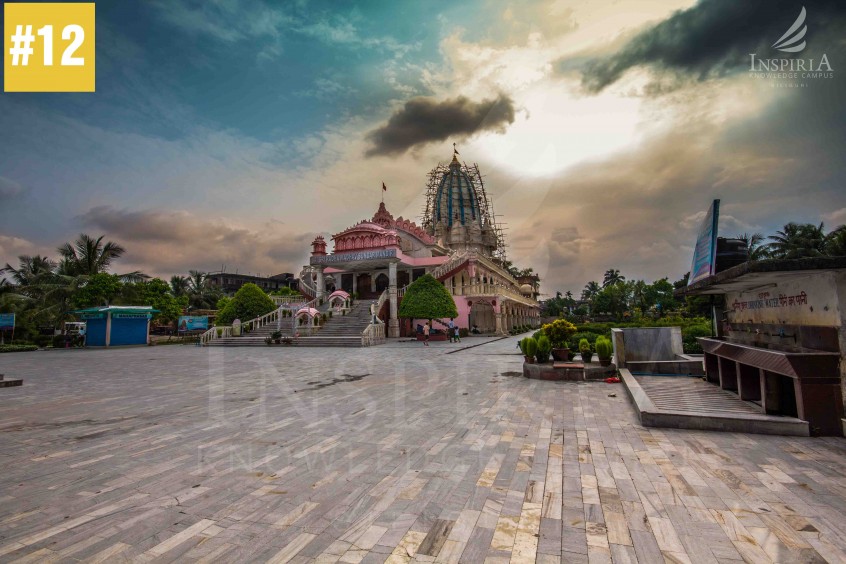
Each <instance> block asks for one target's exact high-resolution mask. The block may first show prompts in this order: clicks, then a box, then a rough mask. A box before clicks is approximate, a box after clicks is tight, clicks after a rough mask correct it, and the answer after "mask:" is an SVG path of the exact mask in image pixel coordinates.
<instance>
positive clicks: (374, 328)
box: [361, 323, 385, 347]
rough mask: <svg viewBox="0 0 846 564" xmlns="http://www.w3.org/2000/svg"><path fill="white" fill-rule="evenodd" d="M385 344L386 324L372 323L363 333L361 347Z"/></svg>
mask: <svg viewBox="0 0 846 564" xmlns="http://www.w3.org/2000/svg"><path fill="white" fill-rule="evenodd" d="M384 342H385V324H384V323H371V324H370V325H368V326H367V328H366V329H365V330H364V331H362V332H361V346H363V347H370V346H373V345H381V344H383V343H384Z"/></svg>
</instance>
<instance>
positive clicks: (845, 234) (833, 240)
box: [825, 225, 846, 257]
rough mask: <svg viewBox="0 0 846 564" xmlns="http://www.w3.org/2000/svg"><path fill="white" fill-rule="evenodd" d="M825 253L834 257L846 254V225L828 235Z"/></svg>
mask: <svg viewBox="0 0 846 564" xmlns="http://www.w3.org/2000/svg"><path fill="white" fill-rule="evenodd" d="M825 254H827V255H829V256H832V257H844V256H846V225H841V226H840V227H838V228H837V229H835V230H834V231H832V232H831V233H829V234H828V236H826V238H825Z"/></svg>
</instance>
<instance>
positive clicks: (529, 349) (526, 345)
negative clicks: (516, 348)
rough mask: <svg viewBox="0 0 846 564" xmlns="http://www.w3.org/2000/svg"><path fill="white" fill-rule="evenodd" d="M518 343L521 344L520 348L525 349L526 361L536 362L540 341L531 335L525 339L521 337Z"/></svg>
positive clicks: (529, 362)
mask: <svg viewBox="0 0 846 564" xmlns="http://www.w3.org/2000/svg"><path fill="white" fill-rule="evenodd" d="M517 344H518V345H520V350H521V351H523V359H524V360H525V361H526V364H534V363H535V355H536V354H537V352H538V342H537V341H535V340H534V339H533V338H531V337H526V338H525V339H520V341H519V342H518V343H517Z"/></svg>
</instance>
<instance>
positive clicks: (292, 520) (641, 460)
mask: <svg viewBox="0 0 846 564" xmlns="http://www.w3.org/2000/svg"><path fill="white" fill-rule="evenodd" d="M515 343H516V338H507V339H502V340H496V341H486V340H484V339H478V338H477V339H465V342H464V343H461V344H460V345H452V344H448V343H433V345H432V346H431V347H430V348H428V349H426V348H424V347H422V346H420V345H418V344H417V343H396V342H395V343H391V344H388V345H385V346H381V347H377V348H370V349H318V348H310V349H305V348H303V349H297V348H281V347H274V348H269V347H268V348H253V349H244V348H242V349H234V348H228V349H224V348H220V349H204V348H196V347H183V346H156V347H147V348H135V349H126V350H71V351H40V352H34V353H18V354H5V355H1V356H0V372H3V373H5V374H6V375H7V377H22V378H23V379H24V385H23V386H22V387H18V388H6V389H0V561H3V562H6V561H34V562H45V561H51V560H56V561H75V560H81V561H93V562H100V561H105V562H119V561H123V560H136V561H147V560H155V561H183V560H184V561H203V562H245V561H273V562H287V561H292V562H308V561H313V560H317V561H321V562H335V561H342V562H406V561H410V560H414V561H425V562H430V561H438V562H440V561H444V562H447V561H449V562H459V561H460V562H483V561H489V562H509V561H510V562H532V561H535V560H537V561H539V562H559V561H561V562H588V561H589V562H621V563H622V562H641V563H654V562H662V561H666V562H696V563H699V562H733V561H735V562H739V561H746V562H771V561H772V562H815V561H826V560H827V561H830V562H843V561H846V440H844V439H838V438H822V439H819V438H810V439H808V438H793V437H776V436H764V435H746V434H718V433H708V432H692V431H675V430H666V429H661V430H658V429H646V428H643V427H641V426H640V425H639V424H638V421H637V417H636V415H635V412H634V410H633V409H632V407H631V405H630V404H629V400H628V399H627V397H626V393H625V391H624V389H623V387H622V385H620V384H605V383H604V382H588V383H574V382H544V381H537V380H527V379H524V378H522V377H521V376H520V370H521V357H520V356H518V355H517V354H516V352H517V351H516V348H515ZM477 344H480V346H475V347H472V348H465V349H463V350H461V349H462V347H469V346H471V345H477ZM448 353H449V354H448Z"/></svg>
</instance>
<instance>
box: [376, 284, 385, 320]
mask: <svg viewBox="0 0 846 564" xmlns="http://www.w3.org/2000/svg"><path fill="white" fill-rule="evenodd" d="M387 299H388V290H383V291H382V293H381V294H380V295H379V299H378V300H376V315H377V316H378V315H379V312H380V311H382V306H383V305H385V302H386V301H387ZM376 319H379V318H378V317H377V318H376Z"/></svg>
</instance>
